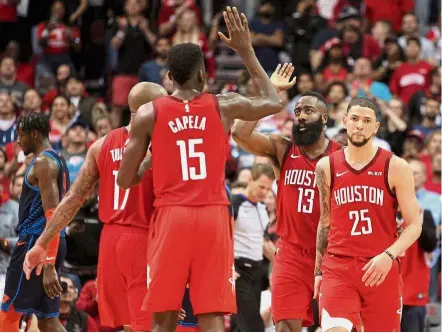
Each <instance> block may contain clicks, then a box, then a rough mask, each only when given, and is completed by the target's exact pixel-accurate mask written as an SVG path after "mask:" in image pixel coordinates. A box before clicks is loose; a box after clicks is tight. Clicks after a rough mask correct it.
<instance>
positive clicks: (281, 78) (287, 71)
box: [270, 63, 296, 91]
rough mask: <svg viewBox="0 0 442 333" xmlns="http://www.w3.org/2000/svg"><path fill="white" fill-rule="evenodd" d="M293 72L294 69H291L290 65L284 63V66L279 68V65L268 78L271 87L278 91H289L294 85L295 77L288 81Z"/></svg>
mask: <svg viewBox="0 0 442 333" xmlns="http://www.w3.org/2000/svg"><path fill="white" fill-rule="evenodd" d="M294 72H295V67H293V65H292V64H291V63H290V64H287V63H285V64H284V66H281V64H279V65H278V67H276V69H275V71H274V72H273V74H272V76H271V77H270V81H272V84H273V86H274V87H275V88H276V89H278V90H279V91H284V90H287V89H290V88H291V87H293V86H294V85H295V83H296V76H294V77H293V79H291V80H290V78H291V77H292V75H293V73H294Z"/></svg>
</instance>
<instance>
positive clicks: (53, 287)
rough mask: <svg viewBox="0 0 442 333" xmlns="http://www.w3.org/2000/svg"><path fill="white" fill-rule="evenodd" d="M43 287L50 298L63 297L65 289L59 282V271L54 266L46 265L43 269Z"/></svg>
mask: <svg viewBox="0 0 442 333" xmlns="http://www.w3.org/2000/svg"><path fill="white" fill-rule="evenodd" d="M43 287H44V288H45V292H46V295H48V297H49V298H55V297H58V296H60V295H61V293H62V292H63V288H62V287H61V285H60V281H59V280H58V274H57V270H56V269H55V266H54V265H52V264H45V265H44V268H43Z"/></svg>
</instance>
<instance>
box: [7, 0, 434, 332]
mask: <svg viewBox="0 0 442 333" xmlns="http://www.w3.org/2000/svg"><path fill="white" fill-rule="evenodd" d="M226 5H235V6H237V7H238V8H239V9H240V10H241V11H242V12H244V13H245V14H246V15H247V17H248V19H249V24H250V30H251V32H252V43H253V46H254V49H255V52H256V55H257V57H258V59H259V61H260V62H261V64H262V66H263V67H264V69H265V70H266V71H267V72H268V73H269V75H270V74H271V73H272V72H273V70H274V69H275V68H276V66H277V64H278V63H280V62H292V63H293V64H294V65H295V68H296V76H297V83H296V86H295V87H294V88H293V89H292V90H290V91H287V92H283V93H281V97H282V99H283V100H284V102H285V105H286V107H285V109H284V110H282V111H281V112H280V113H278V114H277V115H274V116H272V117H269V118H266V119H264V120H262V121H261V122H260V123H259V125H258V130H259V131H261V132H264V133H281V134H283V135H286V136H287V137H290V136H291V133H292V129H291V127H292V123H293V120H292V115H293V109H294V105H295V103H296V101H297V99H298V98H299V96H300V94H302V93H304V92H306V91H308V90H315V91H318V92H321V93H322V94H323V95H324V96H325V98H326V100H327V102H328V107H329V122H328V124H327V129H326V135H327V136H328V137H329V138H332V139H335V140H336V141H338V142H340V143H342V144H344V145H345V144H346V141H347V137H346V133H345V130H344V129H343V125H342V118H343V116H344V115H345V112H346V109H347V105H348V101H349V99H351V98H352V97H356V96H368V97H370V98H374V99H376V100H377V101H378V103H379V105H380V108H381V111H382V115H383V120H382V124H381V128H380V130H379V132H378V135H377V137H376V138H375V140H376V143H377V144H378V145H379V146H381V147H382V148H384V149H388V150H391V151H393V152H394V153H395V154H397V155H398V156H401V157H404V158H406V159H407V160H409V161H410V165H411V166H412V168H413V172H414V175H415V182H416V195H417V197H418V200H419V203H420V205H421V206H422V208H423V209H424V210H425V211H427V213H428V214H427V215H428V218H430V219H431V221H432V223H433V227H434V228H433V229H434V230H433V229H432V230H431V232H432V233H433V234H434V235H435V236H434V237H436V242H437V245H435V248H436V249H435V250H434V251H433V248H434V246H425V244H423V245H422V244H420V245H419V246H420V247H419V250H418V251H420V252H418V253H419V256H420V258H421V260H422V265H420V266H419V267H412V268H411V269H412V270H413V274H412V275H413V279H411V281H410V280H408V281H407V279H406V278H405V277H404V283H405V288H407V286H408V290H411V289H413V287H410V286H414V285H420V287H422V284H423V285H424V286H425V287H426V288H427V289H428V290H429V292H428V293H422V295H420V294H419V295H414V294H413V295H411V296H409V297H408V299H407V298H406V297H407V296H406V295H404V305H406V306H410V307H419V309H422V308H426V310H427V316H426V321H425V329H426V330H434V329H436V330H440V326H439V327H438V325H440V265H441V264H440V242H439V239H440V235H441V228H440V224H441V132H440V131H441V125H440V118H441V26H440V24H441V14H440V13H441V3H440V1H438V0H414V1H413V0H316V1H315V0H267V1H258V0H231V1H225V0H218V1H213V0H200V1H198V0H61V1H53V0H0V198H1V199H0V248H1V251H0V277H1V278H2V281H0V282H1V284H2V287H3V284H4V274H5V272H6V268H7V265H8V261H9V255H10V253H11V250H12V247H13V246H14V239H15V237H16V231H15V228H16V226H17V223H18V200H19V198H20V192H21V186H22V183H23V179H24V172H25V170H26V168H27V166H28V165H29V163H30V161H31V160H32V156H24V154H23V152H22V151H21V149H20V147H19V146H18V145H17V144H16V143H15V141H16V139H17V128H16V123H17V119H18V118H19V117H20V116H22V115H25V114H27V113H29V112H40V113H44V114H46V115H47V116H48V117H49V118H50V122H51V127H52V131H51V133H50V141H51V143H52V145H53V148H54V149H55V150H57V151H58V152H59V153H60V154H61V155H62V156H64V158H65V159H66V162H67V165H68V168H69V172H70V178H71V181H75V178H76V176H77V174H78V171H79V169H80V167H81V166H82V163H83V161H84V158H85V156H86V152H87V150H88V147H90V145H91V144H92V143H93V142H94V140H97V139H98V138H101V137H102V136H104V135H106V133H108V132H109V131H110V130H112V129H113V128H116V127H119V126H121V125H123V124H127V123H128V120H129V111H128V109H127V95H128V92H129V90H130V88H131V87H132V86H133V85H134V84H135V83H137V82H139V81H151V82H156V83H159V84H161V85H163V86H164V87H165V88H166V90H167V91H168V92H169V93H171V92H172V90H173V87H172V83H171V82H170V80H169V79H168V77H167V76H166V75H165V73H166V71H167V52H168V50H169V48H170V47H171V46H173V45H176V44H179V43H183V42H192V43H196V44H198V45H200V47H201V49H202V51H203V53H204V56H205V62H206V70H207V84H206V87H205V90H206V91H207V92H211V93H225V92H230V91H234V92H239V93H241V94H243V95H247V96H253V95H254V94H255V93H256V92H255V91H256V90H255V87H254V85H253V83H252V82H251V80H250V77H249V75H248V73H247V71H246V70H245V68H244V65H243V62H242V61H241V59H240V57H239V56H238V55H237V54H235V53H234V52H233V51H232V50H230V49H228V48H227V47H226V46H225V45H223V44H222V43H221V42H220V41H219V39H218V36H217V32H218V31H223V32H224V31H226V27H225V24H224V21H223V19H222V15H221V11H222V10H223V9H224V8H225V6H226ZM227 161H228V162H227V165H226V177H227V179H226V181H227V183H228V184H229V186H230V187H231V189H232V192H233V193H241V191H243V190H244V189H245V188H246V187H247V186H253V182H254V181H255V179H253V177H252V176H251V168H252V166H253V165H254V164H255V163H269V161H267V160H266V159H263V158H260V157H255V156H253V155H251V154H249V153H247V152H246V151H243V150H241V149H240V148H239V147H237V146H236V144H235V143H234V141H233V140H231V149H230V152H229V154H228V156H227ZM275 188H276V187H274V190H273V191H269V193H268V194H267V199H266V201H265V204H266V209H267V213H268V216H269V221H270V222H269V224H268V226H267V227H266V228H265V232H266V234H267V236H269V237H268V239H271V240H272V241H273V242H274V243H275V245H277V236H276V235H275V234H274V229H275V223H276V221H277V216H276V212H275V199H276V195H277V193H276V189H275ZM97 206H98V198H97V191H94V192H93V193H91V195H90V197H89V199H88V201H87V203H86V204H85V205H84V206H83V207H82V209H81V211H80V212H79V214H78V215H77V216H76V218H75V219H74V221H72V223H71V224H70V225H69V226H68V228H67V241H68V254H67V257H66V261H65V263H64V272H65V276H64V277H63V279H65V281H67V282H66V283H67V285H68V288H67V289H66V292H65V293H64V294H63V295H62V302H61V306H60V312H61V317H62V320H63V322H64V323H65V325H66V327H67V328H68V330H71V331H78V330H80V331H85V330H89V331H93V330H97V328H98V329H100V330H109V328H103V327H102V326H101V325H100V317H99V313H98V307H97V302H96V286H95V276H96V265H97V260H98V243H99V238H100V231H101V227H102V225H101V222H100V221H99V219H98V214H97ZM427 245H428V244H427ZM266 257H267V258H266V259H265V260H267V261H269V262H270V265H266V266H265V267H269V266H270V267H271V260H272V256H271V255H266ZM270 271H271V270H266V272H264V273H263V275H264V279H263V280H266V278H267V275H268V274H269V272H270ZM416 277H417V278H416ZM312 279H313V277H312ZM262 289H263V294H262V297H261V309H262V311H263V320H264V322H265V326H266V329H267V330H272V329H273V325H272V322H271V320H269V318H270V316H269V314H271V305H270V296H269V295H270V292H271V287H270V286H269V285H268V281H267V283H263V288H262ZM418 289H419V288H418ZM421 289H422V288H421ZM424 289H425V288H424ZM407 302H408V303H407ZM74 314H75V315H74ZM94 325H95V326H94Z"/></svg>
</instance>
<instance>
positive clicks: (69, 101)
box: [49, 95, 71, 111]
mask: <svg viewBox="0 0 442 333" xmlns="http://www.w3.org/2000/svg"><path fill="white" fill-rule="evenodd" d="M59 97H61V98H63V99H64V100H65V101H66V103H67V104H68V106H71V100H70V99H69V98H68V97H67V96H66V95H57V96H55V98H54V99H53V100H52V102H51V106H50V108H49V109H50V110H51V111H52V105H54V102H55V100H56V99H57V98H59Z"/></svg>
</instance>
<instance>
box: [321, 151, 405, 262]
mask: <svg viewBox="0 0 442 333" xmlns="http://www.w3.org/2000/svg"><path fill="white" fill-rule="evenodd" d="M392 156H393V153H391V152H389V151H386V150H384V149H382V148H378V151H377V153H376V155H375V156H374V158H373V159H372V160H371V161H370V162H369V163H368V164H367V165H366V166H365V167H364V168H362V169H361V170H355V169H353V168H352V167H351V166H350V165H349V164H348V162H347V161H346V159H345V155H344V150H341V151H338V152H335V153H333V154H332V155H330V175H331V180H330V189H331V190H330V202H331V208H330V209H331V216H330V218H331V222H330V223H331V224H330V234H329V244H328V248H327V251H328V252H329V253H331V254H336V255H342V256H351V257H374V256H376V255H378V254H379V253H382V252H383V251H384V250H385V249H386V248H388V247H389V246H390V245H391V244H392V243H393V242H394V240H395V238H396V229H397V223H396V213H397V207H398V204H397V200H396V196H395V194H394V193H393V192H392V190H391V188H390V186H389V183H388V170H389V165H390V160H391V157H392Z"/></svg>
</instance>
